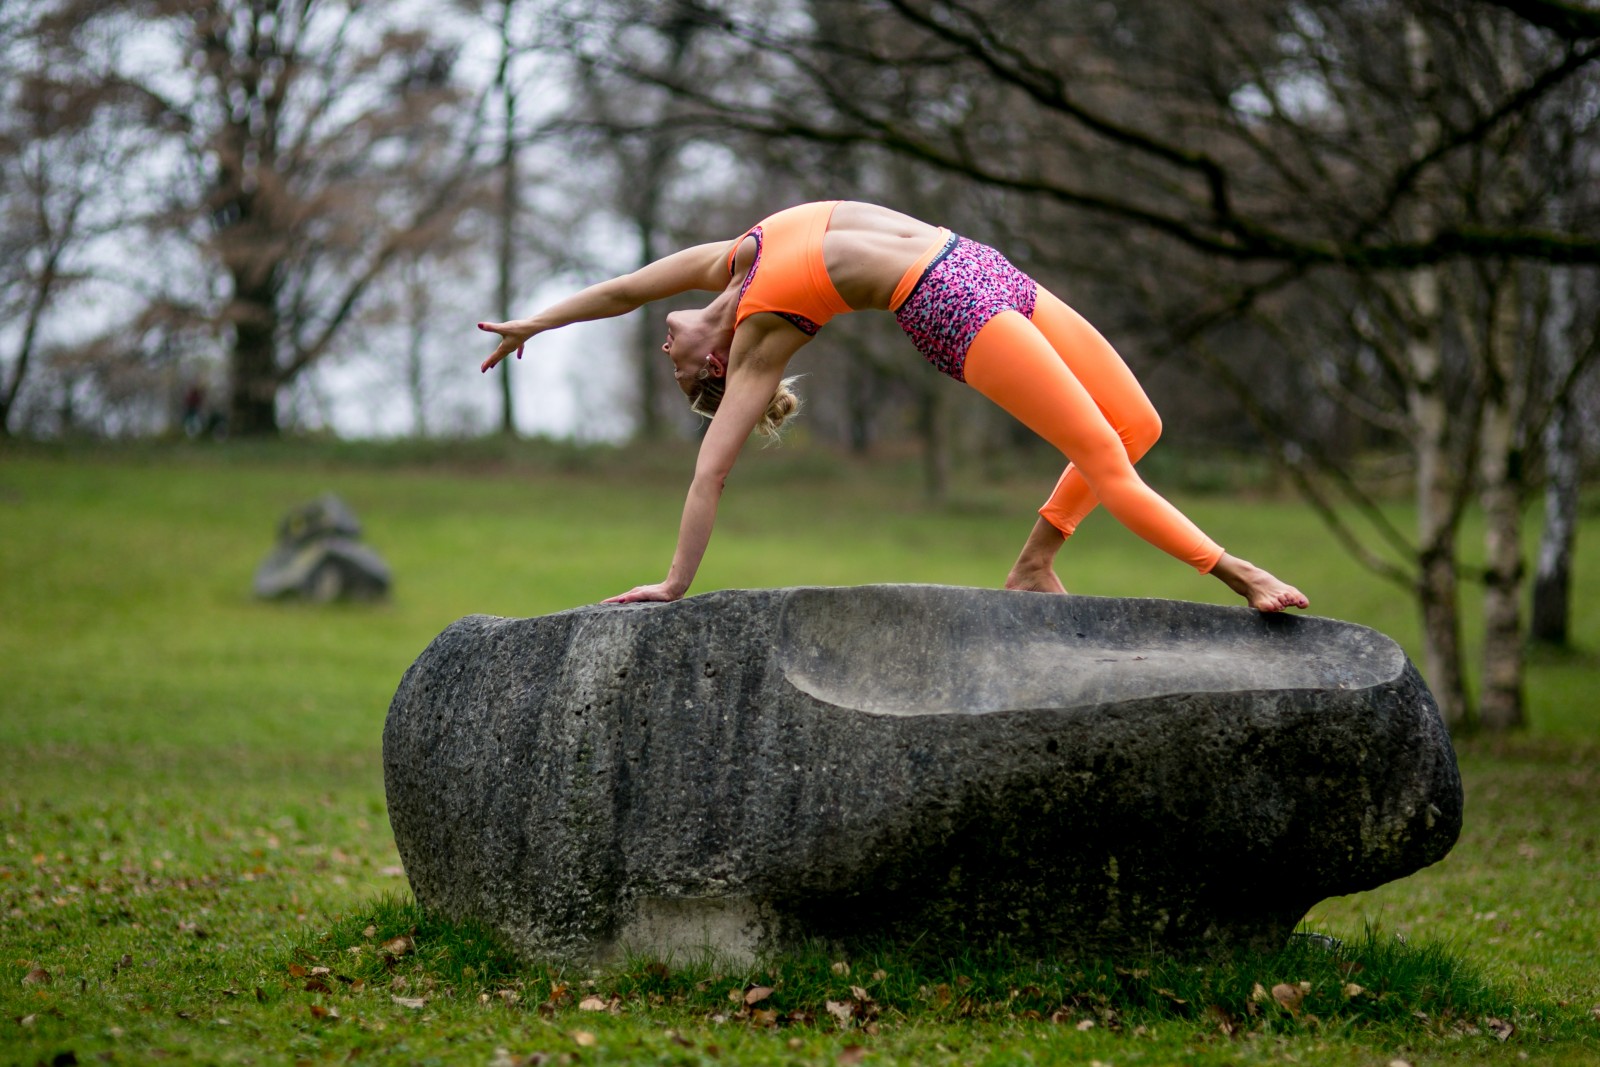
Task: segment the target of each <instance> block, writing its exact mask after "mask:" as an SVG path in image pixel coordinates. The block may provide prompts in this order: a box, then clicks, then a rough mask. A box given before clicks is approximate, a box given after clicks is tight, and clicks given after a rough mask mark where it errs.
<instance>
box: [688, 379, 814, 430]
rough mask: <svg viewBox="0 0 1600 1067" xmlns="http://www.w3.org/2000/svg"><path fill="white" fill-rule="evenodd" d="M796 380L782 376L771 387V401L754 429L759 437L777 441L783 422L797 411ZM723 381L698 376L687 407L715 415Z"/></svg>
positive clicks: (702, 414) (694, 410)
mask: <svg viewBox="0 0 1600 1067" xmlns="http://www.w3.org/2000/svg"><path fill="white" fill-rule="evenodd" d="M799 380H800V379H799V376H798V375H796V376H795V377H792V378H785V379H783V381H781V382H779V383H778V388H777V389H775V390H773V393H772V400H771V401H769V402H768V404H767V410H766V413H765V414H763V415H762V416H761V421H760V422H758V423H756V432H757V433H759V434H760V435H761V436H762V437H765V438H768V439H770V440H773V441H776V440H777V439H778V435H779V432H780V431H781V430H782V428H783V424H784V422H785V421H787V420H788V419H789V418H790V417H791V416H793V415H794V413H795V412H797V411H799V410H800V397H799V396H798V395H797V394H796V393H795V391H794V389H793V385H794V383H795V382H797V381H799ZM724 384H725V380H724V379H722V378H713V377H711V376H710V375H709V374H705V375H703V376H702V377H700V378H699V379H697V380H696V381H695V384H694V389H693V391H692V392H691V393H690V394H689V410H690V411H693V412H694V413H695V414H696V415H699V416H701V417H702V418H707V419H709V418H711V417H712V416H714V415H716V413H717V408H718V407H720V406H721V404H722V392H723V388H724Z"/></svg>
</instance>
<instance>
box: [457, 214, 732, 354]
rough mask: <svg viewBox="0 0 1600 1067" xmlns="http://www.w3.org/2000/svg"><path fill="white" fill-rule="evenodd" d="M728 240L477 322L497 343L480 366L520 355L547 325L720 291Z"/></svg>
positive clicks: (725, 278) (554, 326) (603, 316)
mask: <svg viewBox="0 0 1600 1067" xmlns="http://www.w3.org/2000/svg"><path fill="white" fill-rule="evenodd" d="M728 248H729V245H728V242H727V241H713V242H711V243H710V244H703V245H695V246H694V247H693V248H685V249H684V250H683V251H681V252H674V253H673V254H672V255H670V256H666V257H664V258H662V259H658V260H656V261H655V262H654V263H651V264H648V265H646V266H643V267H640V268H639V269H638V270H636V271H634V272H633V273H631V274H624V275H622V276H621V277H618V278H610V279H607V280H606V281H603V282H598V283H596V284H594V285H591V286H589V287H588V288H587V289H584V290H583V291H581V292H578V293H574V294H573V295H572V296H569V297H567V298H565V299H564V300H560V301H557V302H556V303H554V304H551V305H550V306H549V307H547V308H545V309H544V310H543V311H540V312H538V313H536V314H534V315H532V316H530V317H528V318H526V319H515V320H513V321H511V322H480V323H478V329H480V330H483V331H485V332H487V333H493V334H498V335H499V336H500V344H499V346H498V347H497V348H496V349H495V350H494V352H493V354H491V355H490V356H489V358H488V359H486V360H484V361H483V366H482V368H481V369H482V370H485V371H488V370H490V369H492V368H493V367H494V366H495V365H496V364H498V363H499V362H500V361H501V360H502V359H505V358H506V357H507V356H509V355H511V353H513V352H515V353H516V354H517V358H518V359H521V358H522V346H523V345H525V344H527V343H528V340H529V338H531V337H533V336H534V335H535V334H540V333H543V332H545V331H546V330H555V329H560V328H561V327H562V326H570V325H571V324H572V323H574V322H588V321H590V320H591V319H609V318H612V317H614V316H617V315H626V314H627V313H628V312H630V311H632V310H634V309H635V308H639V307H642V306H644V305H645V304H648V303H650V302H651V301H652V300H661V299H663V298H665V297H669V296H676V295H677V294H679V293H687V292H689V291H690V290H692V289H702V290H705V291H707V292H713V293H714V292H720V291H721V290H722V289H723V288H725V287H726V286H727V284H728V267H727V253H728Z"/></svg>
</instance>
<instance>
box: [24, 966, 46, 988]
mask: <svg viewBox="0 0 1600 1067" xmlns="http://www.w3.org/2000/svg"><path fill="white" fill-rule="evenodd" d="M22 984H23V985H49V984H50V972H49V971H47V970H45V969H44V968H43V967H35V968H34V969H33V970H31V971H29V972H28V973H27V974H25V975H23V976H22Z"/></svg>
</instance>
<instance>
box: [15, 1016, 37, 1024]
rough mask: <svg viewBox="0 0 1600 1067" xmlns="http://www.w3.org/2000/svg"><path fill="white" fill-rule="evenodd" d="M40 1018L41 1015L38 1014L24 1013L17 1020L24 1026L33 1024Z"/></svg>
mask: <svg viewBox="0 0 1600 1067" xmlns="http://www.w3.org/2000/svg"><path fill="white" fill-rule="evenodd" d="M38 1018H39V1016H37V1015H24V1016H23V1017H22V1018H20V1019H18V1020H17V1022H18V1023H19V1024H20V1025H22V1026H32V1025H33V1024H34V1023H35V1022H36V1021H37V1020H38Z"/></svg>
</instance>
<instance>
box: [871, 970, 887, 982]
mask: <svg viewBox="0 0 1600 1067" xmlns="http://www.w3.org/2000/svg"><path fill="white" fill-rule="evenodd" d="M887 977H889V972H888V971H885V970H883V969H882V968H880V969H878V970H876V971H873V972H872V980H873V981H874V982H881V981H883V980H884V979H885V978H887Z"/></svg>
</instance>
